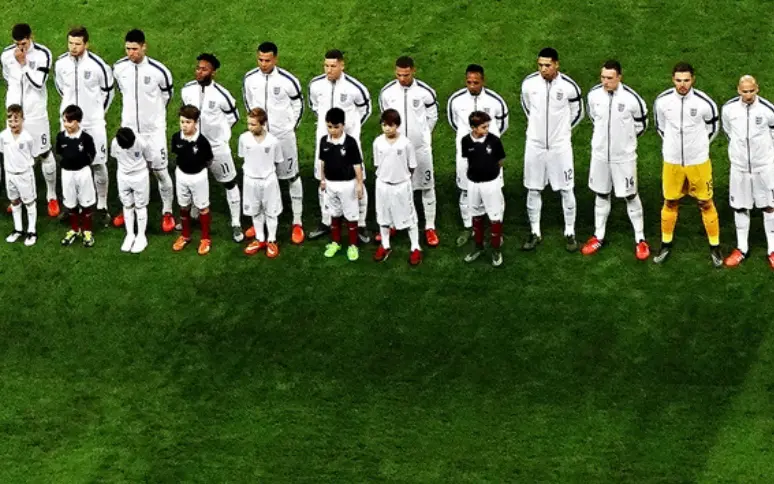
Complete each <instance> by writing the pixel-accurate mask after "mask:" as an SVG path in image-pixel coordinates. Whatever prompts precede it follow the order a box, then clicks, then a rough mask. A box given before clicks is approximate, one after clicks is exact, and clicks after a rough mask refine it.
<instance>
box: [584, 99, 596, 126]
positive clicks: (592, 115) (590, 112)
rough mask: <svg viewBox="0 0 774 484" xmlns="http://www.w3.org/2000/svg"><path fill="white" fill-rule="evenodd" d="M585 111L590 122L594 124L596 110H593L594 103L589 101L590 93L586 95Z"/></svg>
mask: <svg viewBox="0 0 774 484" xmlns="http://www.w3.org/2000/svg"><path fill="white" fill-rule="evenodd" d="M586 106H587V108H586V113H587V114H588V116H589V120H590V121H591V124H594V118H596V117H597V113H596V111H594V103H592V102H591V93H589V94H588V96H586Z"/></svg>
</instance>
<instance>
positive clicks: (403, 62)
mask: <svg viewBox="0 0 774 484" xmlns="http://www.w3.org/2000/svg"><path fill="white" fill-rule="evenodd" d="M395 67H400V68H401V69H407V68H412V69H413V68H414V59H412V58H411V57H409V56H407V55H402V56H400V57H398V60H396V61H395Z"/></svg>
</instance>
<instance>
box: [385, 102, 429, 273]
mask: <svg viewBox="0 0 774 484" xmlns="http://www.w3.org/2000/svg"><path fill="white" fill-rule="evenodd" d="M400 123H401V119H400V114H399V113H398V111H396V110H395V109H387V110H385V111H384V112H383V113H382V117H381V125H382V132H383V133H384V134H382V135H381V136H379V137H378V138H376V139H375V140H374V166H375V167H376V222H377V223H378V224H379V232H380V234H381V245H379V248H378V249H377V250H376V254H374V260H375V261H377V262H382V261H385V260H386V259H387V258H388V257H389V256H390V253H391V252H392V249H391V248H390V227H395V228H396V229H397V230H403V229H408V231H409V239H410V240H411V256H410V257H409V264H411V265H412V266H415V265H419V263H420V262H422V251H421V250H420V248H419V229H418V227H417V214H416V209H415V207H414V194H413V190H412V185H411V176H412V174H413V173H414V170H415V169H416V167H417V158H416V152H415V150H414V145H413V144H412V143H411V141H410V140H409V139H408V138H407V137H405V136H402V135H401V134H400V132H399V131H398V130H399V129H400Z"/></svg>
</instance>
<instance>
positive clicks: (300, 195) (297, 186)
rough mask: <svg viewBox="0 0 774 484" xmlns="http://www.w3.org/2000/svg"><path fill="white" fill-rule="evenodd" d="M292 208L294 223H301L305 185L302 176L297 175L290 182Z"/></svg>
mask: <svg viewBox="0 0 774 484" xmlns="http://www.w3.org/2000/svg"><path fill="white" fill-rule="evenodd" d="M288 191H289V192H290V208H291V209H292V211H293V225H301V215H302V214H303V211H304V209H303V208H304V206H303V202H304V185H303V184H302V183H301V177H300V176H297V177H296V178H294V179H293V180H290V182H289V190H288Z"/></svg>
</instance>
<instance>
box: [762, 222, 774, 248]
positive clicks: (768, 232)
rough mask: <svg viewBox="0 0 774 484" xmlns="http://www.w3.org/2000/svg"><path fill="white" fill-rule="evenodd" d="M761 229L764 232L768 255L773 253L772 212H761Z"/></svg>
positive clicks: (773, 227)
mask: <svg viewBox="0 0 774 484" xmlns="http://www.w3.org/2000/svg"><path fill="white" fill-rule="evenodd" d="M763 228H764V229H765V230H766V244H767V245H768V252H767V253H768V254H771V253H772V252H774V212H771V213H769V212H763Z"/></svg>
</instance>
